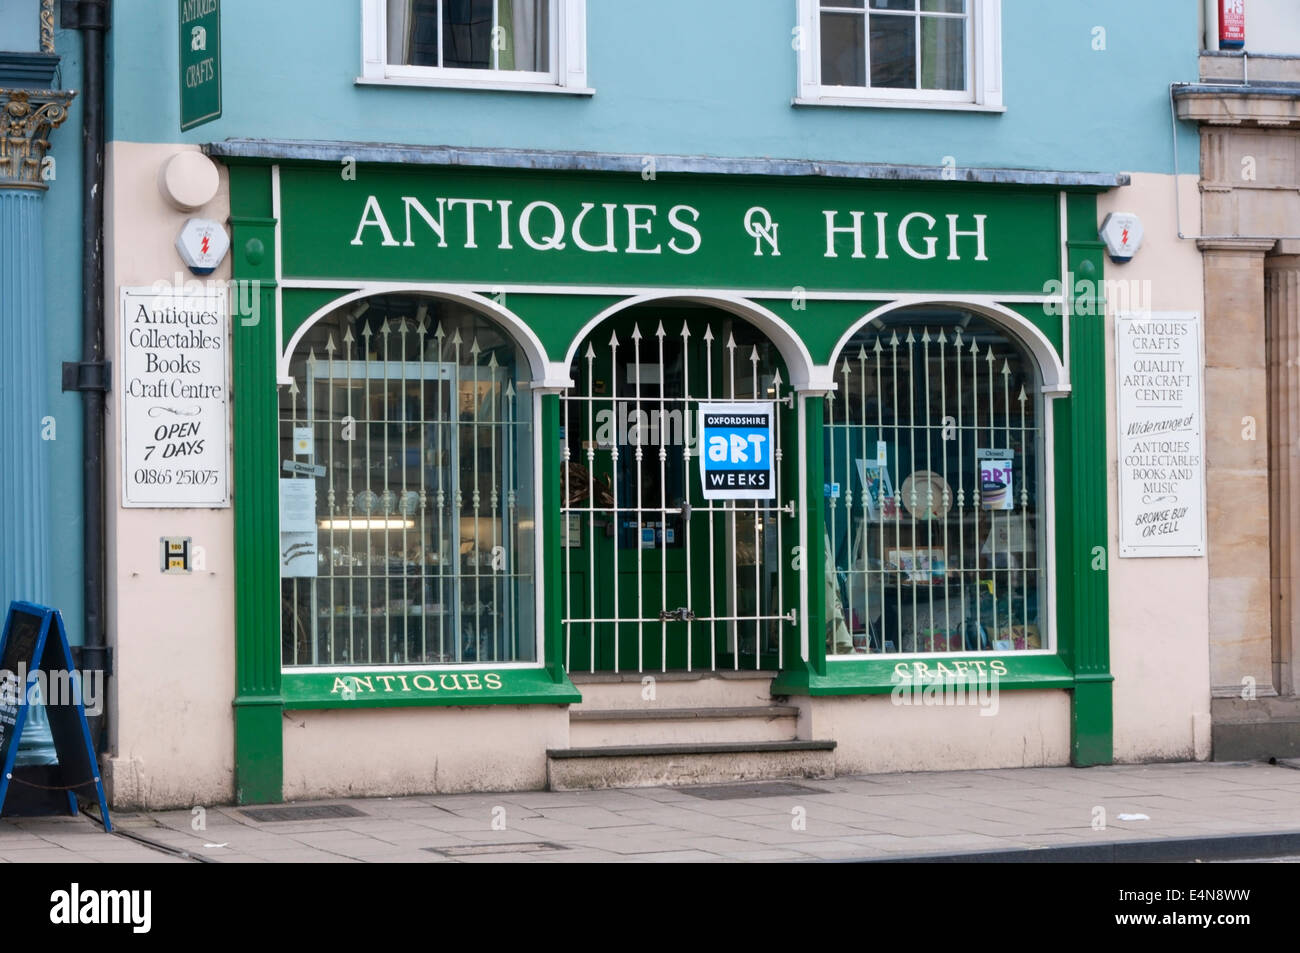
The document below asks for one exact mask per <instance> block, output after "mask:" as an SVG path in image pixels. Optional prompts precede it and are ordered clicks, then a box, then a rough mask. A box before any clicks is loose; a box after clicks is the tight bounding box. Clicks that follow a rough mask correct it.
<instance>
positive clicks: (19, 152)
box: [0, 89, 77, 189]
mask: <svg viewBox="0 0 1300 953" xmlns="http://www.w3.org/2000/svg"><path fill="white" fill-rule="evenodd" d="M76 95H77V94H76V92H74V91H73V90H68V89H0V188H34V189H43V188H45V181H44V179H43V177H42V175H41V162H42V161H43V160H44V159H45V154H46V153H47V152H49V149H50V133H51V132H52V131H53V130H54V129H56V128H57V127H59V126H60V125H62V124H63V121H64V120H65V119H67V118H68V105H69V104H70V103H71V102H72V98H73V97H74V96H76Z"/></svg>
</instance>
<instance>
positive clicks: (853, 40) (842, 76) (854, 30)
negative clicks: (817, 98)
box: [821, 13, 867, 86]
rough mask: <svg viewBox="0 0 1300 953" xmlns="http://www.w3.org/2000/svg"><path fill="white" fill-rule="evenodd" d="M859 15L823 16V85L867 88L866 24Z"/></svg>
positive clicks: (824, 14) (835, 14) (831, 14)
mask: <svg viewBox="0 0 1300 953" xmlns="http://www.w3.org/2000/svg"><path fill="white" fill-rule="evenodd" d="M862 21H863V17H862V16H860V15H858V14H855V13H823V14H822V25H821V30H822V35H821V46H822V84H823V85H825V86H865V85H867V50H866V42H865V37H864V34H865V28H866V24H864V23H863V22H862Z"/></svg>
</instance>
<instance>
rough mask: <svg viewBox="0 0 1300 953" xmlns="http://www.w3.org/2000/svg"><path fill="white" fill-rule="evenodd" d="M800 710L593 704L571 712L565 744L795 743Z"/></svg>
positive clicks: (756, 707) (785, 707)
mask: <svg viewBox="0 0 1300 953" xmlns="http://www.w3.org/2000/svg"><path fill="white" fill-rule="evenodd" d="M798 718H799V709H798V708H796V707H794V706H793V705H757V706H753V707H744V708H595V709H582V710H572V709H571V710H570V712H569V744H570V746H571V747H574V748H587V747H596V746H608V745H647V744H689V743H703V742H740V741H793V740H794V739H795V738H796V737H797V736H798Z"/></svg>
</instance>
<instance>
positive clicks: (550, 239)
mask: <svg viewBox="0 0 1300 953" xmlns="http://www.w3.org/2000/svg"><path fill="white" fill-rule="evenodd" d="M514 204H515V203H514V201H513V200H512V199H487V198H449V197H447V196H438V197H436V198H434V199H432V200H431V205H432V206H433V208H432V210H431V209H430V208H429V206H426V205H425V204H424V201H422V200H421V199H419V198H417V197H415V196H411V195H404V196H402V197H401V207H400V208H390V210H389V211H390V212H391V213H393V219H394V223H395V224H396V225H397V226H398V227H397V231H396V232H395V231H394V229H393V227H392V226H390V224H389V216H388V215H387V214H386V213H385V212H384V209H383V207H382V206H381V204H380V201H379V198H378V196H375V195H368V196H366V201H365V206H364V207H363V208H362V211H361V217H360V219H359V220H358V222H357V229H356V234H355V235H354V236H353V238H352V241H351V244H352V245H363V246H364V245H366V244H367V242H368V240H369V241H370V242H371V243H372V244H373V243H374V242H375V241H377V242H378V244H379V245H380V246H381V247H384V248H391V247H397V246H402V247H405V248H413V247H415V246H416V245H417V243H418V244H422V245H424V246H425V247H430V246H436V247H437V248H448V247H451V245H450V243H455V247H457V248H459V249H460V250H462V251H465V250H469V249H477V248H478V247H479V245H478V242H479V240H480V239H482V240H483V241H485V242H496V247H497V249H499V250H503V251H510V250H513V249H514V248H515V243H516V242H518V243H519V244H521V245H524V246H527V247H528V248H531V249H533V250H535V251H543V252H544V251H562V250H564V249H565V248H568V247H569V246H570V243H571V244H572V246H573V247H574V248H576V249H578V250H579V251H581V252H583V253H586V254H613V255H617V254H624V255H661V254H665V252H667V253H671V254H675V255H694V254H695V253H696V252H698V251H699V250H700V249H701V248H702V247H703V245H704V242H705V236H704V234H703V232H702V231H701V224H700V223H701V213H700V209H698V208H696V207H694V206H692V205H688V204H685V203H680V204H677V205H673V206H671V207H670V208H667V209H666V210H664V209H662V208H661V207H660V206H659V205H657V204H646V203H618V202H602V203H600V206H599V207H600V211H596V208H597V203H595V202H582V203H580V204H579V206H578V207H577V208H576V209H574V208H570V209H567V210H566V209H562V208H561V207H560V206H559V205H556V204H555V203H554V202H549V201H547V200H545V199H535V200H533V201H532V202H529V203H528V204H527V205H524V206H523V207H522V208H521V209H519V210H517V211H516V210H515V209H514V207H513V206H514ZM480 212H481V214H480ZM593 213H594V214H593ZM822 215H823V216H824V218H825V223H824V229H823V234H824V237H825V246H824V251H823V252H822V255H823V257H825V258H838V257H840V255H841V254H844V255H845V256H846V257H849V258H866V257H868V256H870V257H872V258H874V259H879V260H884V261H888V260H889V259H890V256H891V253H892V254H894V255H905V256H907V257H908V258H912V259H915V260H917V261H928V260H930V259H934V258H938V257H940V244H941V242H942V244H943V251H944V254H943V258H944V259H945V260H947V261H961V260H962V258H963V252H965V257H967V258H970V259H972V260H974V261H988V260H989V258H988V254H987V251H986V242H985V223H986V222H987V220H988V215H987V214H975V215H972V216H970V220H969V221H967V222H965V223H963V222H961V221H960V219H961V218H962V216H961V215H959V214H956V213H949V214H946V215H944V216H943V217H944V218H945V219H946V220H947V222H946V224H941V223H940V222H939V220H938V219H937V218H936V217H935V216H933V215H930V214H929V213H928V212H925V211H921V210H912V211H909V212H905V213H904V214H902V215H899V216H894V215H892V214H891V213H890V212H889V211H871V212H867V211H863V210H848V211H840V210H838V209H824V210H823V211H822ZM588 219H590V220H591V221H590V222H588ZM732 224H733V227H735V228H738V229H741V230H743V232H744V234H746V235H747V236H749V238H750V239H752V240H753V242H754V255H755V256H757V257H760V258H761V257H763V256H764V255H769V256H771V257H773V258H777V257H780V255H781V234H780V232H781V223H780V222H779V221H777V220H776V218H774V216H773V214H772V212H771V211H769V210H768V209H767V208H765V207H764V206H762V205H754V206H751V207H750V208H749V209H747V210H746V211H745V214H744V216H743V218H742V219H741V220H740V221H738V222H733V223H732ZM421 226H423V228H422V227H421ZM368 230H373V231H368ZM786 234H787V235H789V234H790V230H789V229H787V230H786ZM397 235H401V236H402V239H401V240H400V241H399V240H398V238H397ZM841 236H843V237H844V239H845V240H846V241H848V242H851V247H850V248H847V249H845V248H841V247H840V244H841V243H840V242H839V241H838V239H840V238H841ZM449 240H450V241H449ZM963 243H965V244H963Z"/></svg>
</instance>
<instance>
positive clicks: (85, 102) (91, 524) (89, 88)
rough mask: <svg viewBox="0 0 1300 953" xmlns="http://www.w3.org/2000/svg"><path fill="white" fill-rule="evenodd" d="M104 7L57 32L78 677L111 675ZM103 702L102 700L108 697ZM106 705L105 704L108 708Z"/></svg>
mask: <svg viewBox="0 0 1300 953" xmlns="http://www.w3.org/2000/svg"><path fill="white" fill-rule="evenodd" d="M110 20H111V13H110V10H109V0H76V2H73V0H63V4H62V26H63V27H64V28H65V29H75V30H78V31H80V33H81V44H82V94H81V108H82V110H83V112H82V127H81V197H82V202H83V212H82V232H81V340H82V344H81V363H82V369H83V370H82V375H81V384H80V386H79V388H78V389H80V390H81V398H82V408H83V410H84V418H85V419H84V421H83V423H82V466H81V470H82V522H83V524H84V535H83V537H82V545H83V559H84V561H85V569H84V581H83V593H82V598H83V600H84V602H85V630H84V635H85V644H84V646H83V647H82V650H81V663H80V664H81V668H82V670H83V671H91V672H93V671H97V670H98V671H102V672H103V673H104V678H105V680H107V678H108V676H109V675H111V674H112V656H111V654H110V651H109V648H108V645H107V641H106V639H105V631H104V397H105V394H106V393H107V392H108V389H109V384H110V376H109V368H108V366H107V364H106V363H105V360H104V32H105V31H106V30H107V29H108V27H109V23H110ZM105 697H106V696H105ZM105 704H106V703H105ZM106 721H107V713H106V707H105V713H104V714H101V715H99V716H98V717H94V716H92V717H91V718H90V733H91V738H92V739H93V740H94V743H95V750H97V751H101V752H102V751H104V750H105V748H106V745H105V742H106V741H107V739H108V733H107V731H106V730H105V723H106Z"/></svg>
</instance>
